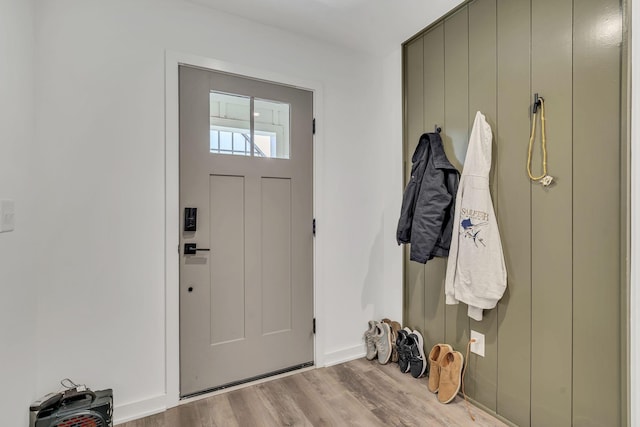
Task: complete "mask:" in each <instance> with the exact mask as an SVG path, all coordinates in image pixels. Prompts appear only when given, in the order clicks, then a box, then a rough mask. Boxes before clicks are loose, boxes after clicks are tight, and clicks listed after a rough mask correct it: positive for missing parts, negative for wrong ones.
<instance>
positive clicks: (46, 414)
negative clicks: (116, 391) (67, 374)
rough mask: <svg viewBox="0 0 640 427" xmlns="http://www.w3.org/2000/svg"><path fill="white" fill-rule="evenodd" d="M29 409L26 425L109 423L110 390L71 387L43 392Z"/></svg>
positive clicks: (108, 426)
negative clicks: (59, 390)
mask: <svg viewBox="0 0 640 427" xmlns="http://www.w3.org/2000/svg"><path fill="white" fill-rule="evenodd" d="M29 410H30V419H29V427H112V426H113V392H112V390H111V389H106V390H99V391H95V392H94V391H91V390H89V389H84V390H78V388H71V389H69V390H66V391H64V392H60V393H50V394H47V395H46V396H44V397H42V398H41V399H39V400H37V401H35V402H33V403H32V404H31V406H30V407H29Z"/></svg>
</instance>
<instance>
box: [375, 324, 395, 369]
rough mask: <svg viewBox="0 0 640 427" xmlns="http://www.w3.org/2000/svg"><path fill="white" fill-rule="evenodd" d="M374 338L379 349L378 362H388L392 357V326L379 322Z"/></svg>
mask: <svg viewBox="0 0 640 427" xmlns="http://www.w3.org/2000/svg"><path fill="white" fill-rule="evenodd" d="M376 331H377V332H376V334H375V335H374V337H373V339H374V342H375V344H376V350H377V351H378V362H380V363H381V364H383V365H384V364H386V363H388V362H389V359H391V328H390V327H389V325H388V324H387V323H378V325H377V327H376Z"/></svg>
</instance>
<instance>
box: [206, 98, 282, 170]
mask: <svg viewBox="0 0 640 427" xmlns="http://www.w3.org/2000/svg"><path fill="white" fill-rule="evenodd" d="M290 110H291V108H290V105H289V104H288V103H285V102H278V101H272V100H267V99H257V98H254V97H248V96H242V95H235V94H228V93H221V92H211V93H210V95H209V134H210V137H209V147H210V148H209V151H210V152H211V153H213V154H230V155H239V156H253V157H265V158H273V159H289V158H290V141H289V135H290V126H289V125H290Z"/></svg>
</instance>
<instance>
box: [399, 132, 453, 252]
mask: <svg viewBox="0 0 640 427" xmlns="http://www.w3.org/2000/svg"><path fill="white" fill-rule="evenodd" d="M411 161H412V163H413V165H412V166H411V180H410V181H409V183H408V184H407V188H406V189H405V190H404V196H403V197H402V210H401V211H400V220H399V221H398V233H397V240H398V244H401V243H411V257H410V259H411V261H417V262H420V263H422V264H425V263H426V262H427V261H428V260H430V259H431V258H433V257H436V256H437V257H444V256H447V255H449V246H450V245H451V232H452V230H453V214H454V212H455V200H456V192H457V191H458V182H459V181H460V173H459V172H458V171H457V170H456V168H455V167H453V165H452V164H451V163H450V162H449V160H448V159H447V156H446V155H445V153H444V148H443V147H442V139H440V135H439V134H437V133H425V134H423V135H422V136H421V137H420V142H418V146H417V147H416V151H415V152H414V153H413V158H412V160H411Z"/></svg>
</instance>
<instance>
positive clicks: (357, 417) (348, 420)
mask: <svg viewBox="0 0 640 427" xmlns="http://www.w3.org/2000/svg"><path fill="white" fill-rule="evenodd" d="M335 369H336V368H335V366H332V367H330V368H321V369H316V370H314V371H309V372H305V373H304V374H302V375H303V376H304V377H305V378H306V379H307V380H308V381H309V382H310V383H311V384H312V385H313V386H314V388H315V390H317V392H318V394H319V395H320V396H322V398H323V399H324V401H325V402H326V403H327V405H329V406H330V407H331V408H333V411H334V413H335V414H336V416H337V417H338V419H339V420H341V421H342V422H343V425H351V426H358V427H369V426H378V425H381V423H380V420H379V419H378V418H377V417H376V416H375V415H374V414H373V413H371V411H370V409H369V408H367V407H365V406H364V405H362V403H361V402H360V401H359V400H358V399H357V398H356V397H355V396H354V395H353V394H351V393H350V392H349V391H348V390H346V389H345V388H344V387H343V386H342V385H341V384H340V382H339V381H338V380H337V379H336V378H335V377H333V376H331V375H329V373H330V371H332V370H335Z"/></svg>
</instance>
